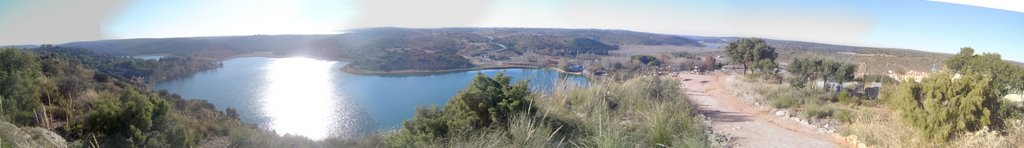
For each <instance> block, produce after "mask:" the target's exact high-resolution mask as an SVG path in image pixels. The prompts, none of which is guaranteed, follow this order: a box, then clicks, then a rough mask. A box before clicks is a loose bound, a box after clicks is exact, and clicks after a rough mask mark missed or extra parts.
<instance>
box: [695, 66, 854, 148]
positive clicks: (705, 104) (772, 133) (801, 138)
mask: <svg viewBox="0 0 1024 148" xmlns="http://www.w3.org/2000/svg"><path fill="white" fill-rule="evenodd" d="M726 77H727V76H726V75H722V74H713V75H695V74H680V75H679V76H678V77H677V79H679V81H680V82H681V83H682V84H681V85H682V87H683V90H684V91H685V93H686V94H687V95H688V96H689V99H690V100H691V101H693V102H694V103H696V104H697V105H698V109H699V110H700V111H701V112H702V113H704V115H705V116H708V117H709V118H710V120H711V127H712V128H713V129H714V130H715V131H717V132H719V133H725V134H728V135H727V136H729V137H732V138H733V141H732V144H733V146H734V147H759V148H763V147H787V148H789V147H812V148H823V147H846V146H844V145H846V144H843V143H845V142H843V140H842V138H840V137H839V136H838V135H836V134H826V133H819V132H818V130H817V129H815V128H812V127H808V126H804V125H802V124H800V123H798V122H796V121H793V120H790V119H785V118H781V117H778V116H775V115H774V114H772V113H769V112H766V111H761V110H758V109H757V107H755V106H754V105H752V104H749V103H746V102H744V101H743V100H740V99H739V98H738V97H736V96H734V95H733V94H732V93H730V92H728V91H726V90H725V78H726Z"/></svg>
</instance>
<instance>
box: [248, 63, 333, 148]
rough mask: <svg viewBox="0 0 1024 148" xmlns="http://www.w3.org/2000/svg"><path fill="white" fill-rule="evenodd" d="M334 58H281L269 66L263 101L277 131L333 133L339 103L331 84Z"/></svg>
mask: <svg viewBox="0 0 1024 148" xmlns="http://www.w3.org/2000/svg"><path fill="white" fill-rule="evenodd" d="M334 64H335V62H333V61H321V60H315V59H309V58H280V59H276V60H273V61H272V62H271V63H270V64H269V65H268V66H267V67H266V68H267V69H266V71H267V75H266V77H265V82H266V83H265V85H266V86H265V87H264V88H265V90H264V91H262V92H263V93H265V94H264V95H262V96H264V97H263V98H262V100H260V104H261V105H262V106H263V107H262V111H263V114H264V115H266V116H268V118H269V119H270V121H269V123H268V126H269V127H270V128H271V129H273V130H275V131H276V132H278V133H282V134H295V135H302V136H306V137H309V138H312V139H322V138H324V137H327V136H329V135H330V133H331V130H330V128H331V127H334V126H332V125H331V123H332V121H334V120H336V119H334V117H336V116H335V115H333V113H335V112H334V110H333V109H334V108H336V106H338V105H337V102H336V101H335V100H337V99H335V97H336V96H338V95H336V94H334V92H333V90H334V85H333V84H331V82H332V81H331V75H330V74H331V72H330V71H331V67H332V66H333V65H334Z"/></svg>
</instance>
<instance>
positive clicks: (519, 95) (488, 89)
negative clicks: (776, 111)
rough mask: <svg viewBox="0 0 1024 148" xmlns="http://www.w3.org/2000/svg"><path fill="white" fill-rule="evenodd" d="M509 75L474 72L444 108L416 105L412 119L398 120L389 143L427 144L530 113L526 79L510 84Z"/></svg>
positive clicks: (503, 126)
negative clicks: (400, 127) (399, 126)
mask: <svg viewBox="0 0 1024 148" xmlns="http://www.w3.org/2000/svg"><path fill="white" fill-rule="evenodd" d="M511 81H512V78H510V77H508V76H505V75H504V74H503V73H498V75H497V76H495V77H493V78H491V77H487V76H485V75H483V74H477V76H476V78H474V79H473V81H472V82H470V84H469V86H467V87H466V88H465V89H463V90H460V91H459V93H458V94H456V95H455V97H453V98H452V99H451V100H450V101H449V102H448V103H447V104H445V107H444V110H443V111H442V110H440V109H439V108H437V107H430V108H418V109H417V111H416V115H415V116H414V117H413V119H410V120H407V121H405V122H403V123H402V125H403V130H402V131H401V133H400V134H398V135H396V136H393V137H391V138H389V139H388V141H389V142H390V143H392V144H393V145H409V144H414V145H415V144H429V143H432V142H440V141H435V140H432V139H433V138H443V137H449V136H450V135H449V134H468V133H472V132H473V131H475V130H478V129H484V128H497V129H506V128H508V125H509V124H508V123H509V119H511V118H512V117H513V116H514V115H517V114H521V113H530V112H531V111H533V110H534V109H532V107H531V106H530V104H531V103H530V100H531V98H530V97H531V95H530V91H529V82H526V81H522V82H517V83H515V84H512V83H511Z"/></svg>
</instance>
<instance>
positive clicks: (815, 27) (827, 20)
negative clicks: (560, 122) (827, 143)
mask: <svg viewBox="0 0 1024 148" xmlns="http://www.w3.org/2000/svg"><path fill="white" fill-rule="evenodd" d="M988 2H992V1H988ZM995 2H999V1H995ZM954 3H963V4H954ZM965 4H968V5H965ZM972 5H974V6H972ZM978 6H989V7H997V8H1000V9H993V8H985V7H978ZM44 8H45V9H44ZM90 8H91V9H90ZM55 10H60V11H55ZM1011 10H1013V11H1011ZM1020 11H1024V2H1013V1H1003V3H977V2H974V3H971V2H957V1H953V2H952V3H947V2H932V1H893V0H886V1H881V0H865V1H808V0H802V1H761V0H748V1H686V0H630V1H625V0H434V1H422V0H416V1H405V0H341V1H334V0H220V1H214V0H175V1H166V0H135V1H130V0H122V1H117V0H114V1H109V2H78V1H44V2H38V1H17V0H0V32H5V33H6V34H5V35H0V44H39V43H62V42H68V41H78V40H97V39H119V38H153V37H184V36H220V35H253V34H329V33H340V32H343V31H344V30H346V29H351V28H360V27H379V26H395V27H418V28H431V27H546V28H600V29H626V30H635V31H643V32H655V33H666V34H682V35H705V36H741V37H764V38H773V39H787V40H800V41H812V42H822V43H833V44H843V45H858V46H872V47H893V48H910V49H918V50H926V51H935V52H944V53H954V52H956V51H958V49H959V48H960V47H965V46H970V47H974V48H975V49H977V50H978V51H981V52H996V53H1000V54H1002V55H1003V57H1004V58H1005V59H1011V60H1016V61H1024V56H1020V55H1022V54H1024V28H1022V27H1021V26H1024V13H1022V12H1020ZM54 24H56V25H54Z"/></svg>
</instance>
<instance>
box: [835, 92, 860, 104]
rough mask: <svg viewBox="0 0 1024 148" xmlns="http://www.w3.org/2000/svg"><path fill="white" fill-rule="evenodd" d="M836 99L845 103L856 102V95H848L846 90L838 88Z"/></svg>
mask: <svg viewBox="0 0 1024 148" xmlns="http://www.w3.org/2000/svg"><path fill="white" fill-rule="evenodd" d="M836 101H839V103H842V104H847V105H849V104H857V97H856V96H853V95H850V93H849V92H848V91H846V90H840V91H839V94H838V95H836Z"/></svg>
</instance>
